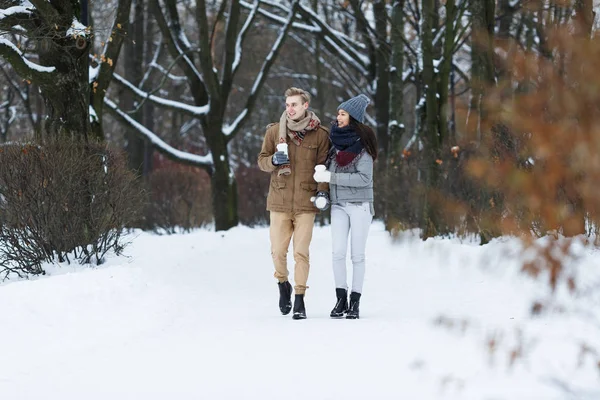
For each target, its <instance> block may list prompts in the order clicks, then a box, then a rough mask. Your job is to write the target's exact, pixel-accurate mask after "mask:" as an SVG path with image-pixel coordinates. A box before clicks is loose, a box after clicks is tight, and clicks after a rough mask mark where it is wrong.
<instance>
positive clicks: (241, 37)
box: [231, 0, 260, 76]
mask: <svg viewBox="0 0 600 400" xmlns="http://www.w3.org/2000/svg"><path fill="white" fill-rule="evenodd" d="M259 5H260V1H259V0H254V7H253V8H252V10H251V11H250V14H249V15H248V18H246V22H245V23H244V26H242V29H240V33H239V34H238V38H237V41H236V43H235V59H234V60H233V65H232V72H231V73H232V76H235V73H236V72H237V70H238V67H239V66H240V63H241V61H242V45H243V44H244V39H245V38H246V34H247V33H248V30H249V29H250V27H251V26H252V22H254V18H256V14H257V11H258V7H259Z"/></svg>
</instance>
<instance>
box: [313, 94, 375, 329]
mask: <svg viewBox="0 0 600 400" xmlns="http://www.w3.org/2000/svg"><path fill="white" fill-rule="evenodd" d="M368 105H369V98H368V97H367V96H365V95H364V94H361V95H359V96H357V97H353V98H351V99H350V100H347V101H345V102H343V103H342V104H340V105H339V106H338V108H337V110H338V115H337V121H336V122H334V124H333V125H332V127H331V133H330V136H329V137H330V139H331V143H332V144H333V147H332V152H331V153H330V156H329V158H328V166H327V169H326V170H321V169H322V167H320V166H317V167H315V171H316V172H315V173H314V176H313V177H314V179H315V181H317V182H329V196H330V199H331V205H332V206H331V237H332V247H333V275H334V279H335V288H336V289H335V294H336V297H337V301H336V303H335V307H334V308H333V310H332V311H331V314H330V315H331V317H332V318H340V317H343V316H344V313H347V314H346V318H347V319H358V318H359V310H358V308H359V304H360V296H361V293H362V288H363V280H364V276H365V247H366V244H367V235H368V233H369V226H370V225H371V221H372V219H373V214H374V212H373V161H375V160H376V159H377V138H376V136H375V133H374V132H373V130H372V129H371V128H369V127H368V126H367V125H365V124H364V123H363V121H364V116H365V110H366V108H367V106H368ZM349 233H350V243H351V250H350V251H351V259H352V270H353V273H352V292H351V293H350V304H349V305H348V285H347V281H346V252H347V248H348V234H349Z"/></svg>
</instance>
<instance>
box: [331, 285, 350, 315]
mask: <svg viewBox="0 0 600 400" xmlns="http://www.w3.org/2000/svg"><path fill="white" fill-rule="evenodd" d="M335 296H336V297H337V301H336V302H335V307H333V310H331V314H329V316H330V317H331V318H341V317H343V316H344V313H345V312H346V311H348V291H347V290H346V289H339V288H336V289H335Z"/></svg>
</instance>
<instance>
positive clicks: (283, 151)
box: [258, 87, 329, 319]
mask: <svg viewBox="0 0 600 400" xmlns="http://www.w3.org/2000/svg"><path fill="white" fill-rule="evenodd" d="M309 103H310V95H309V94H308V92H306V91H305V90H302V89H299V88H294V87H292V88H289V89H288V90H286V92H285V111H284V112H283V114H282V115H281V118H280V119H279V122H278V123H274V124H270V125H269V126H268V127H267V132H266V133H265V137H264V140H263V145H262V149H261V152H260V154H259V156H258V166H259V167H260V169H261V170H262V171H265V172H268V173H270V174H271V184H270V187H269V195H268V197H267V210H268V211H269V212H270V232H269V236H270V239H271V256H272V257H273V263H274V265H275V274H274V276H275V278H276V279H277V281H278V286H279V309H280V311H281V313H282V314H283V315H287V314H289V313H290V311H291V309H292V303H291V296H292V286H291V284H290V282H289V281H288V275H289V272H288V268H287V252H288V247H289V245H290V241H291V240H292V238H293V252H294V261H295V268H294V292H295V297H294V307H293V308H294V312H293V318H294V319H305V318H306V308H305V304H304V295H305V293H306V289H307V288H308V286H307V285H306V284H307V281H308V273H309V270H310V260H309V246H310V241H311V239H312V231H313V226H314V222H315V215H316V213H317V212H318V211H319V209H318V208H317V207H315V205H314V204H313V200H315V199H316V198H319V199H320V200H321V201H319V202H316V201H315V203H317V204H319V205H321V204H322V203H325V206H321V208H320V209H326V208H327V207H328V203H329V194H328V189H329V185H328V184H327V183H319V184H317V182H315V180H314V179H313V173H314V167H315V166H316V165H318V164H323V163H324V162H325V160H326V158H327V153H328V151H329V132H328V130H327V129H325V128H323V127H322V126H321V121H320V120H319V118H318V117H317V116H316V115H315V113H314V112H312V111H310V110H309V109H308V107H309ZM323 199H325V200H326V201H323Z"/></svg>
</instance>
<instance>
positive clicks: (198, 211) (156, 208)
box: [142, 166, 213, 234]
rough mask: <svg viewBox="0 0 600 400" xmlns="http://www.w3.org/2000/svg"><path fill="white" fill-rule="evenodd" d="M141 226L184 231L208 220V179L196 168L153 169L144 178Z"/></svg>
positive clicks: (210, 218)
mask: <svg viewBox="0 0 600 400" xmlns="http://www.w3.org/2000/svg"><path fill="white" fill-rule="evenodd" d="M147 188H148V190H147V194H148V199H147V200H148V201H147V204H146V207H145V212H144V221H143V223H142V227H143V228H144V229H146V230H152V231H154V232H156V233H167V234H172V233H176V232H178V231H180V230H182V231H184V232H188V231H190V230H191V229H193V228H199V227H202V226H205V225H207V224H209V223H211V222H212V220H213V216H212V208H211V191H210V181H209V178H208V176H207V175H206V173H204V172H203V171H200V170H198V169H196V168H188V167H181V166H173V167H169V168H162V169H158V170H155V171H154V172H152V174H150V176H149V178H148V181H147Z"/></svg>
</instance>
